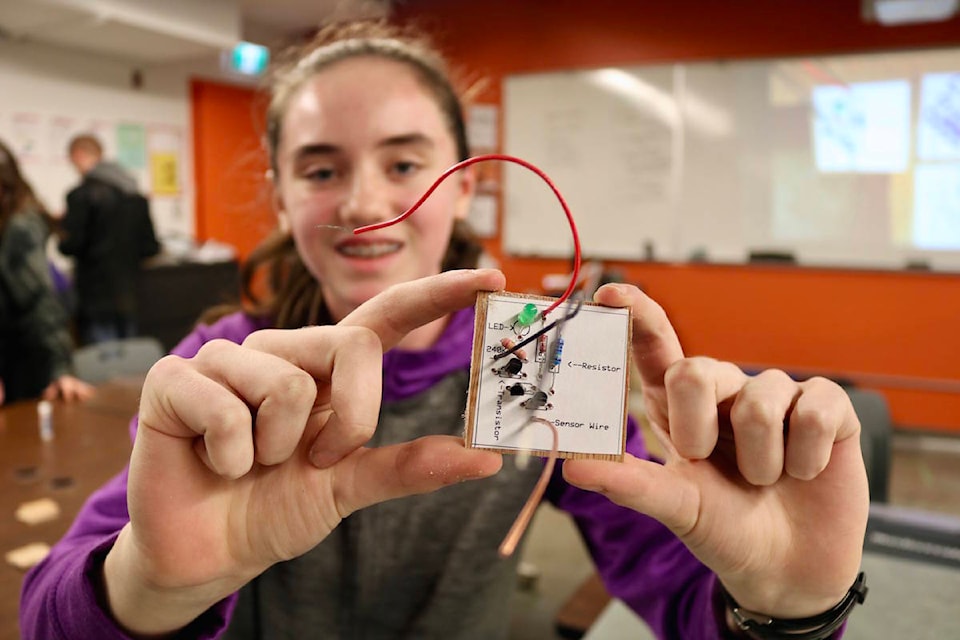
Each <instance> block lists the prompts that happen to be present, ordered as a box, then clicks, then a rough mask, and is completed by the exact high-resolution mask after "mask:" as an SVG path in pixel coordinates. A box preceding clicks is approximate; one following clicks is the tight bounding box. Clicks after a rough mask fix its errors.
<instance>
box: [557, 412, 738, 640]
mask: <svg viewBox="0 0 960 640" xmlns="http://www.w3.org/2000/svg"><path fill="white" fill-rule="evenodd" d="M627 451H628V452H630V453H631V454H633V455H634V456H636V457H637V458H646V459H649V458H650V455H649V454H648V453H647V450H646V448H645V447H644V445H643V441H642V436H641V434H640V431H639V429H638V428H637V425H636V423H635V422H634V420H633V419H632V418H631V419H630V420H629V422H628V425H627ZM547 497H548V499H549V500H550V501H551V502H552V503H553V504H554V506H556V507H557V508H558V509H562V510H564V511H566V512H567V513H569V514H570V515H572V516H573V518H574V520H575V521H576V524H577V527H578V528H579V529H580V533H581V534H582V535H583V538H584V542H585V543H586V545H587V549H588V550H589V551H590V555H591V556H592V557H593V561H594V563H595V564H596V567H597V571H598V572H599V573H600V577H601V578H602V579H603V582H604V584H605V585H606V587H607V590H608V591H609V592H610V594H611V595H613V596H614V597H616V598H619V599H620V600H622V601H623V602H624V603H625V604H626V605H627V606H629V607H630V608H631V609H633V610H634V611H635V612H636V613H637V615H639V616H640V617H642V618H643V619H644V620H645V621H646V622H647V624H648V625H649V626H650V628H651V629H652V630H653V632H654V633H655V634H656V636H657V637H658V638H663V639H665V640H707V639H710V640H716V639H717V638H721V637H723V636H722V635H721V628H722V626H721V624H719V619H718V615H717V614H718V612H717V609H716V606H715V604H716V602H717V600H716V599H715V596H716V593H715V585H716V577H715V576H714V575H713V573H712V572H711V571H710V570H709V569H708V568H707V567H705V566H704V565H703V564H702V563H701V562H700V561H699V560H697V559H696V558H695V557H694V556H693V554H691V553H690V551H689V550H688V549H687V547H686V546H685V545H684V544H683V543H682V542H681V541H680V539H679V538H677V536H675V535H674V534H673V533H672V532H671V531H670V530H669V529H667V528H666V527H665V526H663V525H662V524H660V523H659V522H657V521H656V520H654V519H653V518H650V517H648V516H645V515H642V514H639V513H637V512H636V511H633V510H632V509H627V508H626V507H621V506H619V505H617V504H614V503H613V502H611V501H610V500H609V499H607V498H606V497H604V496H602V495H600V494H598V493H594V492H592V491H585V490H583V489H578V488H577V487H574V486H572V485H570V484H568V483H567V482H566V481H565V480H564V479H563V475H562V466H560V465H558V468H557V470H556V471H554V475H553V478H552V479H551V482H550V486H549V488H548V489H547Z"/></svg>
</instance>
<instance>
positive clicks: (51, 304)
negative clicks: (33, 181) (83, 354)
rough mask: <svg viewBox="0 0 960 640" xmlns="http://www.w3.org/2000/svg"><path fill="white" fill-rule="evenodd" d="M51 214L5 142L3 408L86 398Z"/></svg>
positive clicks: (0, 267) (0, 214)
mask: <svg viewBox="0 0 960 640" xmlns="http://www.w3.org/2000/svg"><path fill="white" fill-rule="evenodd" d="M45 215H47V214H46V211H44V209H43V206H42V205H41V204H40V201H39V200H37V198H36V196H34V194H33V189H32V188H31V187H30V184H29V183H28V182H27V181H26V179H24V177H23V174H21V173H20V167H19V165H18V164H17V160H16V158H15V157H14V156H13V153H12V152H11V151H10V149H9V148H7V146H6V145H5V144H3V143H2V142H0V404H3V403H4V402H14V401H16V400H21V399H24V398H38V397H43V398H46V399H48V400H52V399H53V398H56V397H58V396H62V397H63V398H64V399H66V400H82V399H85V398H88V397H90V396H91V395H92V393H93V388H92V387H90V386H89V385H88V384H86V383H85V382H82V381H80V380H78V379H77V378H74V377H73V376H72V375H70V373H71V369H72V351H73V340H72V338H71V337H70V330H69V327H68V324H67V317H66V313H65V310H64V309H63V307H62V305H61V302H60V300H59V299H58V298H57V294H56V292H55V290H54V286H53V281H52V279H51V275H50V267H49V264H48V263H47V256H46V253H45V252H44V246H45V243H46V240H47V236H48V235H49V229H48V227H47V221H46V220H45V219H44V216H45Z"/></svg>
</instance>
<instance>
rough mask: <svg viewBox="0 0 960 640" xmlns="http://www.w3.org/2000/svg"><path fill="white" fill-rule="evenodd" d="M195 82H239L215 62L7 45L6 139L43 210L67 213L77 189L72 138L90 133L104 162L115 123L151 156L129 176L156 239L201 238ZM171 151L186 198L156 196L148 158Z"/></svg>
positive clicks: (0, 80)
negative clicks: (147, 205) (70, 156)
mask: <svg viewBox="0 0 960 640" xmlns="http://www.w3.org/2000/svg"><path fill="white" fill-rule="evenodd" d="M137 68H139V69H140V70H141V74H142V78H143V83H142V86H141V88H139V89H137V88H133V87H132V86H131V77H132V74H133V72H134V70H135V69H137ZM192 76H203V77H213V78H215V79H217V80H228V81H234V82H237V81H238V80H237V79H235V78H233V77H232V76H231V77H226V76H223V75H222V74H220V73H219V70H218V62H217V59H216V57H215V56H210V57H209V58H206V59H200V60H193V61H188V62H179V63H175V64H163V65H153V66H142V65H141V66H139V67H138V65H136V64H135V63H132V62H124V61H121V60H118V59H114V58H108V57H102V56H97V55H93V54H88V53H81V52H77V51H72V50H67V49H59V48H54V47H50V46H46V45H41V44H36V43H28V42H19V41H0V139H2V140H3V141H4V142H5V143H6V144H7V145H8V146H10V147H11V148H12V149H13V150H14V152H15V153H17V155H18V157H19V159H20V162H21V166H22V168H23V170H24V172H25V174H26V176H27V178H28V179H29V180H30V182H31V183H32V184H33V186H34V188H35V190H36V191H37V193H38V195H39V196H40V198H41V199H42V200H43V201H44V203H45V204H46V206H47V207H48V208H49V209H50V211H51V212H52V213H54V214H60V213H62V212H63V209H64V206H65V196H66V193H67V191H68V190H69V189H70V188H72V187H73V186H74V185H76V184H77V182H78V176H77V174H76V173H75V171H74V169H73V167H72V166H71V165H70V164H69V162H68V160H67V154H66V145H67V142H68V141H69V139H70V137H71V136H72V135H74V134H76V133H79V132H82V131H93V132H94V133H96V134H98V135H99V136H100V138H101V139H102V141H103V142H104V146H105V147H106V152H107V156H108V157H110V158H114V159H118V155H117V153H118V144H117V136H116V133H117V127H118V125H119V126H133V127H134V128H135V130H139V129H138V128H139V127H142V131H143V133H144V134H145V142H146V145H145V148H144V149H143V151H144V152H145V153H144V154H142V162H141V163H140V164H142V166H139V167H136V168H133V169H132V173H134V175H135V176H136V178H137V180H138V182H139V183H140V187H141V189H143V190H144V192H145V193H147V194H149V195H150V199H151V204H152V210H153V217H154V223H155V225H156V227H157V233H158V235H160V237H161V239H166V240H169V239H171V238H177V237H179V238H183V237H188V238H194V237H195V226H194V183H193V163H192V160H193V151H192V137H193V136H192V132H191V121H190V78H191V77H192ZM126 149H127V150H129V149H130V147H129V146H128V147H126ZM169 152H173V153H174V154H175V159H176V164H177V170H178V178H179V191H178V193H175V194H162V193H157V192H156V191H157V190H156V186H157V185H156V184H155V180H154V176H153V175H152V171H151V168H150V167H151V159H152V157H153V156H155V155H156V154H166V153H169Z"/></svg>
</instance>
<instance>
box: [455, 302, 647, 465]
mask: <svg viewBox="0 0 960 640" xmlns="http://www.w3.org/2000/svg"><path fill="white" fill-rule="evenodd" d="M553 302H555V299H553V298H545V297H542V296H529V295H521V294H516V293H507V292H498V293H481V294H480V295H478V296H477V310H476V325H475V327H474V338H473V360H472V364H471V371H470V389H469V394H468V397H467V411H466V435H465V439H466V446H467V447H475V448H482V449H493V450H496V451H499V452H502V453H520V452H527V451H529V452H531V453H533V454H535V455H544V456H545V455H548V454H549V452H550V451H551V449H552V442H553V434H552V433H551V430H550V429H549V428H548V427H547V426H545V425H542V424H539V423H538V422H537V421H536V420H533V419H532V418H533V417H537V418H541V419H545V420H549V421H550V422H552V423H553V425H554V426H555V427H556V429H557V432H558V456H559V457H562V458H593V459H602V460H622V459H623V450H624V442H625V438H626V424H627V394H628V392H629V377H630V376H629V369H630V360H629V357H630V356H629V354H630V344H631V322H630V312H629V310H628V309H617V308H612V307H604V306H601V305H597V304H594V303H583V304H582V306H581V307H580V308H579V309H577V310H575V307H577V306H578V303H576V302H572V301H569V300H568V301H566V302H564V303H563V304H561V305H560V306H558V307H557V308H556V309H554V310H553V311H551V312H550V314H549V316H548V317H547V318H542V312H543V310H545V309H547V308H548V307H549V306H550V305H551V304H552V303H553ZM534 307H535V308H536V314H535V316H534V317H535V319H534V320H533V321H532V322H530V321H529V319H530V318H531V316H533V309H534ZM554 320H557V321H558V322H557V326H556V327H554V328H552V329H550V330H548V331H546V332H545V333H543V334H542V335H540V336H538V337H537V338H535V339H534V340H532V341H531V342H530V343H529V344H527V345H524V346H523V347H521V348H519V349H516V351H514V352H513V353H511V354H509V355H506V356H504V355H503V354H505V353H506V352H508V351H510V350H511V349H514V348H515V347H516V346H517V345H519V344H521V343H522V342H523V341H524V340H526V339H528V338H529V337H531V336H532V335H534V334H536V333H537V332H538V331H539V330H542V329H544V328H546V327H547V326H548V325H549V324H550V322H551V321H554Z"/></svg>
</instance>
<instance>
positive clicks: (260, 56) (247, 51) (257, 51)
mask: <svg viewBox="0 0 960 640" xmlns="http://www.w3.org/2000/svg"><path fill="white" fill-rule="evenodd" d="M269 62H270V50H269V49H267V48H266V47H264V46H262V45H259V44H253V43H252V42H241V43H240V44H238V45H237V46H235V47H234V48H233V51H231V52H230V55H229V57H228V66H229V70H230V71H233V72H235V73H242V74H243V75H247V76H259V75H260V74H262V73H263V72H264V71H265V70H266V68H267V64H268V63H269Z"/></svg>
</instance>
